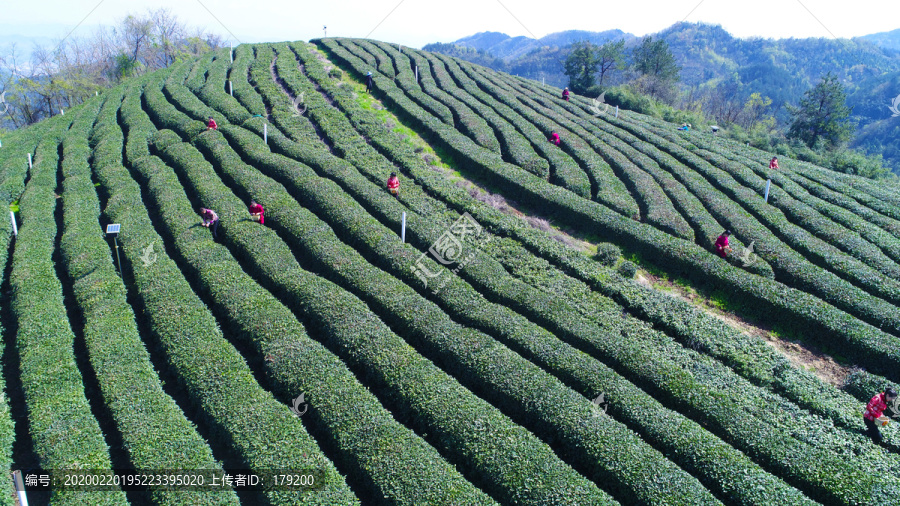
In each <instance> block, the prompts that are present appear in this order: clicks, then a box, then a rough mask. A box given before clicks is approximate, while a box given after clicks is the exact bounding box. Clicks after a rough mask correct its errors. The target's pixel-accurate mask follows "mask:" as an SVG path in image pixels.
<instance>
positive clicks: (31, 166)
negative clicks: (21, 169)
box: [28, 153, 34, 169]
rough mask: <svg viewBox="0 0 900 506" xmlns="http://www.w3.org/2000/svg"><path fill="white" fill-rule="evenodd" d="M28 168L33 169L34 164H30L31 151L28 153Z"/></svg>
mask: <svg viewBox="0 0 900 506" xmlns="http://www.w3.org/2000/svg"><path fill="white" fill-rule="evenodd" d="M28 168H29V169H33V168H34V165H32V164H31V153H28Z"/></svg>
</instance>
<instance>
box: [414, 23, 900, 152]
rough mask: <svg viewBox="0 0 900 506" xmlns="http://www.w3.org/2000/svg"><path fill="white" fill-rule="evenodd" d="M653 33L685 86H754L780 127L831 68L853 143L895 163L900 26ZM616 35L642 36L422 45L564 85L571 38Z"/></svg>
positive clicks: (694, 27) (740, 90)
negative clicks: (805, 32)
mask: <svg viewBox="0 0 900 506" xmlns="http://www.w3.org/2000/svg"><path fill="white" fill-rule="evenodd" d="M652 35H653V37H655V38H656V37H661V38H663V39H664V40H666V42H668V44H669V47H670V48H671V50H672V53H673V54H674V55H675V58H676V60H677V61H678V64H679V65H681V68H682V69H681V86H682V88H683V89H684V90H685V91H687V90H689V89H694V90H697V91H699V90H703V89H712V88H715V87H722V86H728V87H730V88H731V89H734V90H736V96H737V97H738V98H739V99H741V100H742V101H744V100H746V99H747V98H748V97H749V96H750V94H751V93H754V92H759V93H761V94H762V95H763V96H767V97H769V98H771V99H772V109H771V112H772V113H773V114H774V115H775V117H776V118H777V119H778V121H779V122H780V123H781V124H782V125H784V124H786V122H787V121H789V112H788V109H787V106H788V105H796V104H797V103H798V102H799V100H800V98H801V97H802V96H803V93H804V92H805V91H806V90H808V89H810V88H811V87H813V86H814V85H815V84H816V83H817V82H818V81H819V78H821V77H822V76H823V75H825V74H826V73H827V72H832V73H834V74H835V75H836V76H837V77H838V79H839V80H840V82H841V83H843V84H844V86H846V88H847V94H848V100H847V103H848V105H850V106H852V107H853V108H854V109H853V114H854V119H855V120H856V121H857V123H858V125H859V128H858V134H859V135H858V137H857V139H856V140H855V141H854V143H853V146H855V147H860V148H863V149H864V150H866V151H867V152H869V153H883V154H884V156H885V160H886V161H887V162H889V165H891V166H892V167H894V168H895V169H897V168H900V149H898V148H894V147H893V146H894V144H895V143H896V141H895V139H896V138H897V137H896V133H897V130H898V128H900V118H896V117H894V118H892V117H891V112H890V110H889V109H888V106H889V105H891V102H892V100H893V99H894V97H895V96H897V95H898V94H900V30H894V31H892V32H885V33H881V34H873V35H867V36H864V37H857V38H854V39H839V40H835V39H828V38H805V39H795V38H790V39H763V38H759V37H754V38H746V39H742V38H737V37H734V36H732V35H731V34H730V33H728V32H727V31H725V29H723V28H722V27H721V26H719V25H709V24H703V23H676V24H674V25H672V26H671V27H669V28H667V29H665V30H663V31H661V32H659V33H656V34H652ZM618 39H625V41H626V48H627V49H628V50H630V48H632V47H634V46H635V45H637V44H638V43H639V42H640V38H639V37H635V36H634V35H631V34H627V33H625V32H622V31H621V30H609V31H605V32H585V31H577V30H571V31H565V32H559V33H554V34H550V35H547V36H545V37H542V38H540V39H532V38H528V37H509V36H508V35H506V34H503V33H497V32H483V33H479V34H476V35H473V36H471V37H466V38H464V39H460V40H458V41H456V42H454V43H452V44H441V45H440V47H437V45H430V46H425V47H424V49H426V50H431V51H439V52H448V53H452V54H453V56H457V57H460V58H464V59H468V58H467V56H466V54H460V53H459V52H456V51H454V50H453V48H454V46H456V47H458V46H464V47H466V48H472V49H475V50H477V51H478V56H479V61H475V60H472V61H475V62H476V63H479V64H481V65H485V66H488V67H491V68H493V69H495V70H503V71H506V72H509V73H512V74H517V75H520V76H523V77H528V78H531V79H535V80H538V81H541V80H543V81H544V82H546V83H547V84H551V85H554V86H558V87H562V86H565V85H567V84H568V78H567V77H566V76H565V74H564V72H563V70H564V69H563V62H565V60H566V57H567V56H568V53H569V50H570V48H569V46H571V44H572V43H574V42H577V41H580V40H589V41H591V42H593V43H594V44H603V43H605V42H607V41H610V40H618ZM431 46H433V47H431ZM472 54H475V52H474V51H473V52H472ZM492 57H493V58H492Z"/></svg>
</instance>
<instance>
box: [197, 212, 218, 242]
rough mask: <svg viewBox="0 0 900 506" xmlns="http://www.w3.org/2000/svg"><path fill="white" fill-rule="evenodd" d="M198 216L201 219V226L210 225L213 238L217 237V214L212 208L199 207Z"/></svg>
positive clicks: (208, 226) (207, 226)
mask: <svg viewBox="0 0 900 506" xmlns="http://www.w3.org/2000/svg"><path fill="white" fill-rule="evenodd" d="M200 218H201V219H202V220H203V226H204V227H206V228H210V227H212V234H213V240H216V239H218V238H219V215H218V214H216V212H215V211H213V210H212V209H207V208H205V207H201V208H200Z"/></svg>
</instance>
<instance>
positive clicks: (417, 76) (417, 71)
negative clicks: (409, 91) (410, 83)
mask: <svg viewBox="0 0 900 506" xmlns="http://www.w3.org/2000/svg"><path fill="white" fill-rule="evenodd" d="M416 82H419V66H418V65H416Z"/></svg>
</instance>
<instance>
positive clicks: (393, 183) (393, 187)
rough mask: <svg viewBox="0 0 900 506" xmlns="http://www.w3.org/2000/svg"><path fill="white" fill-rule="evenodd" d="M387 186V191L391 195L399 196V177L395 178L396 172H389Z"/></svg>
mask: <svg viewBox="0 0 900 506" xmlns="http://www.w3.org/2000/svg"><path fill="white" fill-rule="evenodd" d="M387 187H388V191H390V192H391V195H393V196H395V197H397V198H400V179H398V178H397V173H396V172H391V177H389V178H388V182H387Z"/></svg>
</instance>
